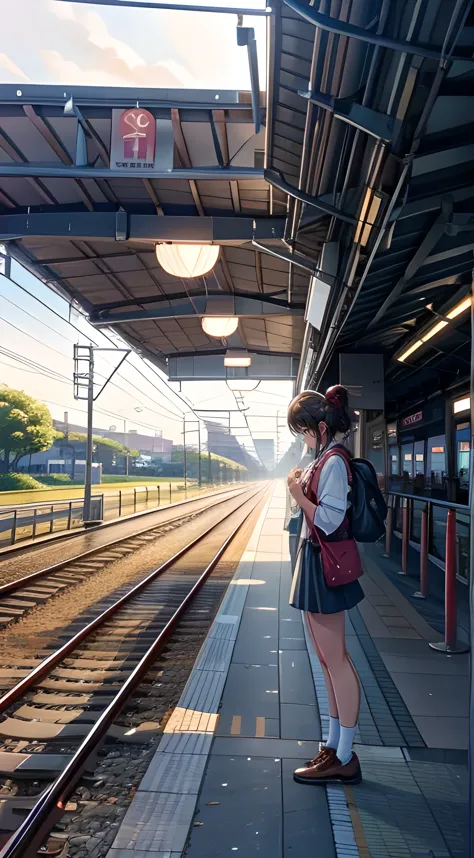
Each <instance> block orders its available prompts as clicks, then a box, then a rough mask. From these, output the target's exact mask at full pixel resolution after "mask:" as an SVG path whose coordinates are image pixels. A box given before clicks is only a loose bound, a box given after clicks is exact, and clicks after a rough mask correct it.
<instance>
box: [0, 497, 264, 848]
mask: <svg viewBox="0 0 474 858" xmlns="http://www.w3.org/2000/svg"><path fill="white" fill-rule="evenodd" d="M265 490H266V489H265ZM255 494H263V492H262V490H260V491H259V492H256V493H255ZM253 497H255V495H253V496H252V498H250V500H252V499H253ZM259 500H260V499H259ZM259 500H258V501H257V502H256V503H255V504H254V505H253V506H252V508H251V510H250V512H248V513H247V515H246V516H245V517H244V519H243V520H242V521H241V522H239V524H238V525H237V526H236V527H235V528H234V529H233V531H232V532H231V534H230V535H229V536H228V537H227V539H226V540H225V542H224V543H223V544H222V545H221V547H220V548H219V550H218V551H217V553H216V554H215V555H214V557H213V558H212V560H211V561H210V563H209V564H208V565H207V567H206V569H205V570H204V572H203V573H202V575H201V576H200V577H199V579H198V580H197V581H196V583H195V584H194V586H193V587H192V589H191V590H190V591H189V593H188V595H187V596H186V597H185V598H184V599H183V601H182V602H181V604H180V606H179V607H178V608H177V610H176V611H175V613H174V614H173V616H172V617H171V619H170V620H169V621H168V623H167V624H166V626H165V628H164V629H163V630H162V631H161V632H160V633H159V635H158V637H157V638H156V640H155V641H154V642H153V644H152V645H151V647H150V648H149V649H148V651H147V652H146V653H145V655H144V656H143V658H142V659H141V660H140V662H139V663H138V664H137V666H136V667H135V669H134V670H133V672H132V673H131V674H130V676H129V677H128V679H127V680H126V681H125V682H124V684H123V685H122V687H121V689H120V691H119V692H118V693H117V695H116V696H115V697H114V698H113V700H112V702H111V703H110V704H109V706H108V707H107V708H106V709H105V710H104V712H103V713H102V715H101V716H100V718H99V719H98V721H97V722H96V723H95V724H94V725H93V727H92V729H91V731H90V732H89V733H88V735H87V736H86V738H85V739H84V741H83V742H82V744H81V745H80V746H79V748H78V749H77V751H76V753H75V754H74V756H73V757H72V759H71V760H70V761H69V763H68V765H67V766H66V768H65V769H64V770H63V771H62V772H61V774H60V775H59V776H58V777H57V778H56V780H55V781H53V783H52V784H51V785H50V787H48V788H47V789H46V790H45V791H44V792H43V793H42V794H41V796H40V798H39V800H38V801H37V803H36V804H35V806H34V807H33V809H32V810H31V811H30V813H29V814H28V816H27V817H26V819H25V820H24V821H23V822H22V824H21V825H20V827H19V828H18V830H17V831H16V832H15V834H13V835H12V837H11V838H10V839H9V840H8V841H7V843H6V844H5V846H4V847H3V848H2V850H1V851H0V858H20V856H23V855H24V854H25V852H26V851H27V850H28V853H29V854H33V855H34V854H36V853H37V852H38V851H39V850H40V849H41V847H42V845H43V841H44V840H45V838H46V837H47V835H48V834H49V832H50V829H51V827H52V825H53V824H54V822H55V821H56V820H57V819H58V817H60V816H62V814H63V812H64V809H65V804H66V801H67V799H68V797H69V796H70V795H71V793H72V792H73V790H74V788H75V786H76V784H77V781H78V780H79V778H80V777H81V774H82V773H83V771H84V769H85V766H86V764H87V761H88V760H89V759H90V757H91V756H92V755H93V754H94V753H96V752H97V750H98V749H99V747H100V746H101V744H102V742H103V741H104V740H105V737H106V734H107V731H108V730H109V728H110V726H111V725H112V724H113V722H114V721H115V719H116V718H117V716H118V715H119V714H120V712H121V710H122V708H123V706H124V704H125V703H126V701H127V700H128V699H129V697H130V696H131V695H132V693H133V691H134V689H135V688H136V687H137V685H138V684H139V683H140V681H141V679H142V678H143V676H144V675H145V674H146V673H147V672H148V670H149V668H150V666H151V665H152V664H153V662H155V661H156V659H157V657H158V656H159V654H160V653H161V652H162V650H163V648H164V646H165V645H166V643H167V642H168V640H169V638H170V637H171V635H172V634H173V632H174V631H175V629H176V627H177V625H178V623H179V620H180V619H181V617H182V615H183V614H184V613H185V611H186V609H187V608H188V606H189V604H190V603H191V602H192V601H193V599H194V598H195V596H196V595H197V594H198V593H199V591H200V590H201V588H202V587H203V585H204V584H205V583H206V581H207V579H208V578H209V576H210V574H211V573H212V571H213V570H214V568H215V567H216V565H217V564H218V562H219V560H220V559H221V557H222V556H223V554H224V553H225V551H226V550H227V548H228V546H229V545H230V543H231V542H232V541H233V539H234V538H235V537H236V535H237V534H238V532H239V531H240V529H241V528H242V527H243V525H244V524H245V522H246V521H247V520H248V518H249V517H250V516H251V515H252V513H253V512H254V510H255V509H256V507H257V506H258V503H259ZM243 505H244V504H242V506H243ZM239 509H240V507H239ZM236 511H237V510H234V511H233V512H232V513H229V515H228V516H225V518H228V517H229V516H230V515H233V513H234V512H236ZM225 518H224V519H222V521H224V520H225ZM219 524H221V522H219ZM217 526H218V525H213V527H212V528H210V530H214V529H215V527H217ZM209 532H210V531H206V534H203V536H204V535H207V533H209ZM203 536H201V537H199V538H198V539H197V540H193V542H191V543H189V545H187V546H186V548H185V549H183V550H181V551H179V552H177V554H175V555H174V556H173V558H171V560H169V561H167V563H166V564H163V566H160V567H159V569H158V570H155V571H154V572H152V573H151V575H149V576H148V577H147V578H146V579H145V581H143V582H142V583H141V584H140V585H138V587H139V588H140V589H143V587H144V586H146V583H149V582H150V579H153V578H155V577H156V576H157V575H158V574H159V572H160V571H164V567H166V568H168V566H169V565H170V564H171V563H172V562H174V561H175V560H176V559H177V558H178V557H180V556H182V554H183V553H184V552H185V551H189V550H190V547H191V546H193V545H195V544H196V543H197V542H198V541H200V539H202V538H203ZM138 587H136V588H134V590H132V591H131V593H136V592H137V589H138ZM127 595H128V597H129V598H130V595H131V594H127ZM124 598H125V597H122V599H120V600H119V601H118V602H117V603H116V605H117V606H118V605H120V604H123V602H124ZM112 607H116V606H112ZM110 610H111V609H110V608H109V609H108V611H107V612H104V613H109V612H110ZM102 616H103V615H102ZM98 619H99V618H98ZM94 623H96V621H94ZM94 623H90V624H89V626H88V627H87V628H90V626H92V625H94ZM80 634H81V633H80ZM77 637H78V636H77V635H76V637H75V638H74V640H75V639H77ZM63 649H64V647H62V648H61V650H63ZM46 661H49V659H46ZM39 667H41V665H39ZM36 670H37V669H35V671H32V673H35V672H36ZM19 685H21V683H19ZM17 687H18V686H17ZM3 699H5V698H2V700H3ZM1 702H2V701H0V704H1Z"/></svg>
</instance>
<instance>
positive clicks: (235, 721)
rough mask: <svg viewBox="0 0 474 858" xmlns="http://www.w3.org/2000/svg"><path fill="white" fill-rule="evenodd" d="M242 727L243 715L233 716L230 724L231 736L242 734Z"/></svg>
mask: <svg viewBox="0 0 474 858" xmlns="http://www.w3.org/2000/svg"><path fill="white" fill-rule="evenodd" d="M241 729H242V717H241V716H240V715H234V716H233V718H232V724H231V726H230V735H231V736H240V731H241Z"/></svg>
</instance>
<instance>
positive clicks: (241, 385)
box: [226, 378, 261, 393]
mask: <svg viewBox="0 0 474 858" xmlns="http://www.w3.org/2000/svg"><path fill="white" fill-rule="evenodd" d="M260 380H261V379H260ZM260 380H258V381H257V380H254V379H252V378H228V379H227V380H226V384H227V387H228V388H229V390H233V391H235V392H237V391H238V390H241V391H242V392H246V393H250V392H251V391H252V390H256V389H257V387H258V385H259V384H260Z"/></svg>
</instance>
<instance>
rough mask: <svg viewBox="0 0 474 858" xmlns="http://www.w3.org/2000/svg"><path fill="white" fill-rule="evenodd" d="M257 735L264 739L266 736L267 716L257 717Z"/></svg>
mask: <svg viewBox="0 0 474 858" xmlns="http://www.w3.org/2000/svg"><path fill="white" fill-rule="evenodd" d="M255 735H256V736H257V738H259V739H263V738H264V736H265V718H257V729H256V730H255Z"/></svg>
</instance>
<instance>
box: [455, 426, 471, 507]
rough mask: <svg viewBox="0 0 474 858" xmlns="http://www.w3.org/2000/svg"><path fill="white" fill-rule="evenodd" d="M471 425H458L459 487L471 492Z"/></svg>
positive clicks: (457, 457) (457, 468) (457, 466)
mask: <svg viewBox="0 0 474 858" xmlns="http://www.w3.org/2000/svg"><path fill="white" fill-rule="evenodd" d="M470 435H471V424H470V423H458V425H457V426H456V474H457V477H458V480H459V487H460V488H461V489H465V490H466V491H469V463H470V458H471V456H470Z"/></svg>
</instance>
